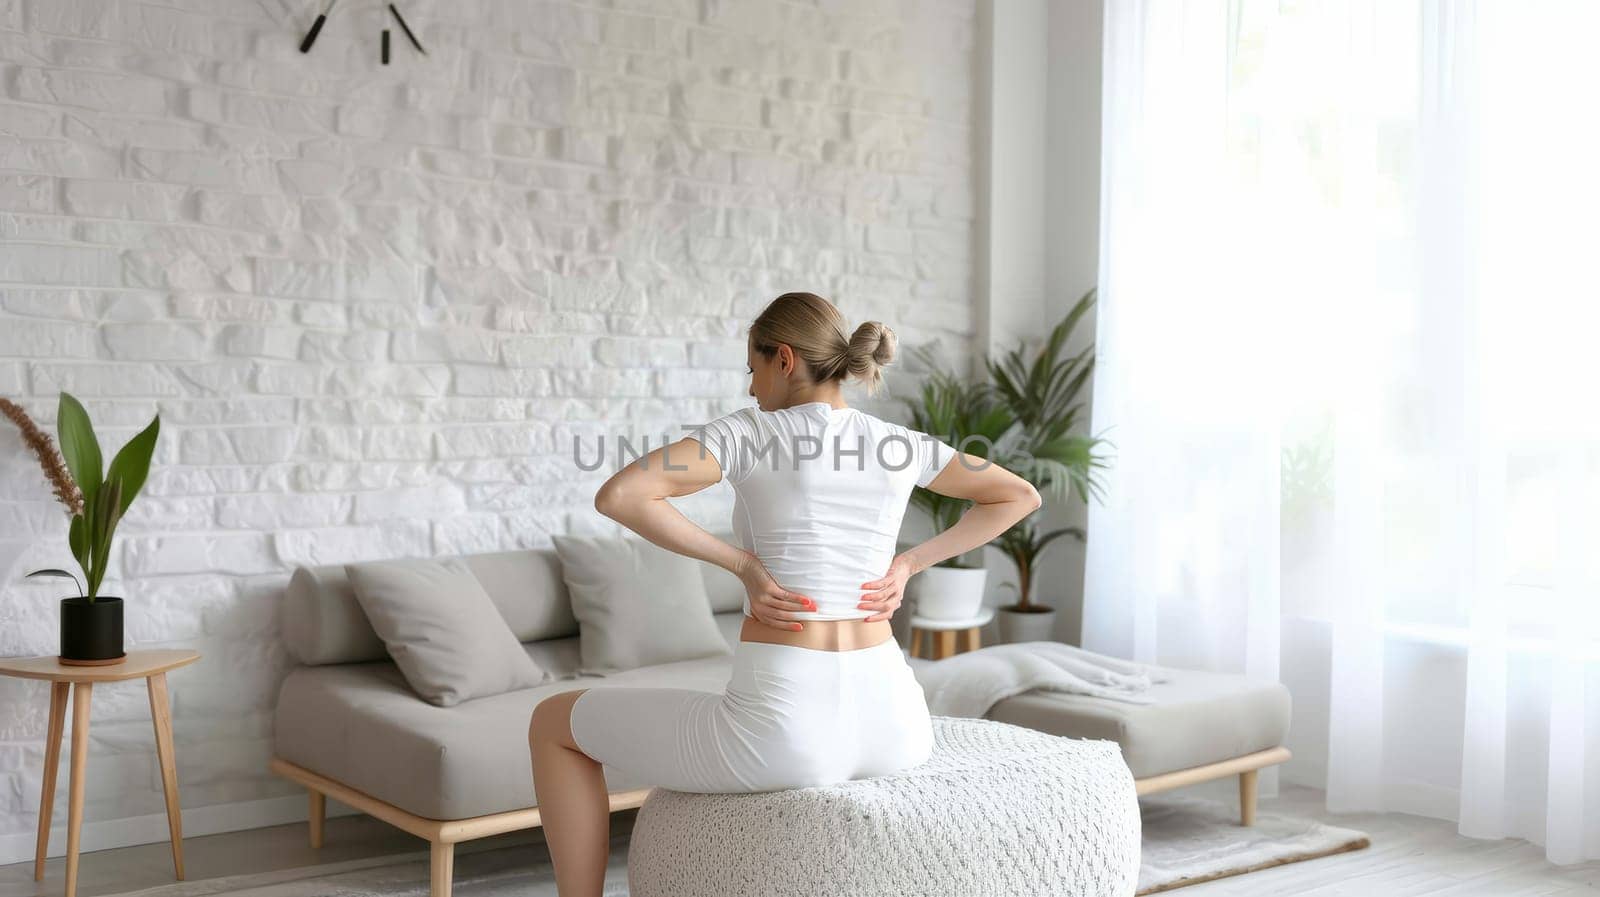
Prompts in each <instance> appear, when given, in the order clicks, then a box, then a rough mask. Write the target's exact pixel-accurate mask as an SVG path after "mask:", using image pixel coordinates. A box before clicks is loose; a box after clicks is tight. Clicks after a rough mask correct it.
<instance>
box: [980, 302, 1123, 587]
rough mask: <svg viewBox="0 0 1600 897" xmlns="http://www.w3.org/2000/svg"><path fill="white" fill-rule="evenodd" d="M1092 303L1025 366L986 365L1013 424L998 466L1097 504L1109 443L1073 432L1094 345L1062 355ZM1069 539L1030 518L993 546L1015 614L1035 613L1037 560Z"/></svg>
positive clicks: (1004, 361) (1070, 530) (1014, 359)
mask: <svg viewBox="0 0 1600 897" xmlns="http://www.w3.org/2000/svg"><path fill="white" fill-rule="evenodd" d="M1094 301H1095V291H1094V290H1093V289H1091V290H1089V291H1088V292H1087V293H1085V294H1083V296H1082V297H1081V298H1079V299H1078V301H1077V302H1076V303H1075V304H1074V305H1073V307H1072V308H1071V309H1070V310H1069V311H1068V312H1067V314H1066V316H1065V317H1063V318H1062V319H1061V321H1060V322H1059V323H1058V324H1056V326H1055V327H1053V328H1051V330H1050V334H1049V336H1048V337H1046V339H1045V341H1044V344H1043V345H1042V346H1041V347H1040V348H1039V350H1038V351H1037V352H1036V353H1034V354H1033V355H1032V357H1031V359H1030V358H1028V357H1026V356H1025V355H1024V354H1023V350H1022V348H1021V347H1018V348H1015V349H1012V350H1011V351H1009V352H1007V353H1005V354H1004V355H1002V356H1001V357H1000V358H999V359H998V360H994V359H986V360H985V361H984V367H985V369H986V370H987V372H988V375H989V383H988V389H987V392H988V394H989V395H990V397H991V401H993V402H994V403H996V404H997V405H998V406H999V407H1001V408H1003V409H1005V412H1006V415H1007V416H1008V417H1009V418H1011V419H1012V420H1013V421H1014V425H1013V427H1012V428H1011V429H1010V430H1009V431H1008V432H1007V433H1006V434H1005V436H1004V437H1002V440H1001V443H1002V445H1001V446H1000V449H1001V451H1000V454H1001V455H1003V456H1004V458H1005V459H1006V460H1005V461H1004V462H1003V463H1004V464H1005V466H1006V467H1007V468H1009V469H1010V470H1012V471H1013V472H1015V473H1016V474H1017V475H1019V476H1021V477H1022V478H1023V479H1026V480H1027V481H1028V482H1030V483H1032V484H1033V485H1034V486H1035V487H1036V488H1038V489H1040V490H1042V491H1045V492H1047V493H1049V494H1050V495H1051V496H1053V497H1055V498H1057V499H1062V500H1066V499H1068V498H1070V497H1071V496H1073V495H1076V496H1077V497H1078V498H1079V499H1081V500H1083V501H1085V502H1087V501H1088V500H1089V499H1090V498H1091V497H1094V498H1098V497H1100V496H1101V495H1102V493H1103V486H1102V484H1101V483H1100V481H1099V479H1098V478H1097V476H1096V472H1097V471H1099V470H1101V469H1103V468H1105V467H1107V466H1108V465H1107V462H1106V459H1105V458H1104V457H1103V456H1101V455H1098V454H1096V453H1095V449H1096V448H1098V447H1099V446H1100V445H1102V444H1110V443H1109V442H1107V440H1105V439H1102V438H1098V437H1093V436H1085V435H1081V434H1077V433H1073V432H1072V430H1073V429H1074V428H1076V427H1077V425H1078V422H1079V415H1080V414H1081V412H1082V410H1083V404H1084V403H1083V402H1082V401H1080V399H1079V394H1080V393H1081V392H1082V391H1083V387H1084V384H1085V383H1087V382H1088V380H1089V376H1090V375H1091V374H1092V373H1093V372H1094V344H1093V343H1090V344H1089V345H1088V346H1087V347H1086V348H1084V349H1083V350H1082V351H1080V352H1078V353H1077V354H1075V355H1063V352H1062V350H1063V348H1064V347H1065V345H1066V343H1067V340H1068V339H1069V338H1070V337H1071V336H1072V332H1073V330H1074V329H1075V328H1076V327H1077V325H1078V323H1079V322H1080V321H1081V320H1082V319H1083V317H1084V315H1086V314H1088V312H1089V310H1090V309H1092V308H1093V307H1094ZM1069 535H1070V536H1072V537H1074V538H1076V539H1077V540H1078V541H1080V542H1082V541H1083V540H1084V539H1085V534H1084V532H1083V530H1082V529H1081V528H1079V527H1075V526H1069V527H1062V528H1060V529H1054V530H1050V531H1047V532H1041V531H1040V530H1039V528H1038V526H1037V525H1036V524H1035V523H1034V522H1033V520H1032V519H1031V518H1025V519H1024V520H1023V521H1022V522H1020V523H1018V524H1017V525H1015V526H1013V527H1012V528H1011V529H1009V530H1007V531H1006V532H1005V533H1003V534H1001V536H1000V538H999V539H997V540H996V543H997V545H998V547H999V548H1000V550H1001V551H1002V552H1004V553H1005V555H1006V556H1007V557H1009V558H1011V561H1012V563H1014V564H1016V567H1017V603H1016V605H1015V609H1016V610H1018V611H1030V610H1032V609H1033V608H1034V606H1033V605H1032V603H1031V601H1032V595H1033V583H1034V572H1035V570H1036V569H1037V566H1038V561H1039V557H1040V555H1041V554H1043V552H1044V549H1045V548H1046V547H1048V546H1049V545H1050V543H1052V542H1054V541H1055V540H1057V539H1059V538H1061V537H1063V536H1069Z"/></svg>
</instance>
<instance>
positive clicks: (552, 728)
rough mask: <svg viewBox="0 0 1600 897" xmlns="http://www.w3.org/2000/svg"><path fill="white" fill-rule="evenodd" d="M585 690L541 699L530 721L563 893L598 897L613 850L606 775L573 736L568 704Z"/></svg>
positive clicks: (542, 810)
mask: <svg viewBox="0 0 1600 897" xmlns="http://www.w3.org/2000/svg"><path fill="white" fill-rule="evenodd" d="M585 691H587V689H582V688H580V689H578V690H576V691H564V692H561V693H559V694H554V695H551V696H550V697H548V698H545V699H544V700H542V701H540V702H539V704H538V706H537V707H535V708H534V709H533V719H532V720H531V721H530V722H529V723H528V749H529V751H530V752H531V753H532V755H533V787H534V790H535V791H536V792H537V797H538V800H539V816H540V819H541V820H542V821H543V824H544V839H545V843H547V844H549V845H550V861H551V863H553V864H554V865H555V873H556V892H557V893H559V894H560V895H561V897H600V893H601V890H602V888H603V886H604V884H605V876H606V862H607V861H608V860H609V859H610V853H611V804H610V801H609V800H608V799H607V797H606V780H605V774H604V773H603V772H602V771H601V767H600V762H599V761H598V760H595V759H594V758H592V757H590V756H589V755H588V754H585V753H584V752H583V751H581V750H579V749H578V744H577V742H575V741H573V739H572V703H573V702H574V701H576V700H577V699H578V695H581V694H583V693H584V692H585Z"/></svg>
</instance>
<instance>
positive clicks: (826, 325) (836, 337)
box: [750, 292, 895, 395]
mask: <svg viewBox="0 0 1600 897" xmlns="http://www.w3.org/2000/svg"><path fill="white" fill-rule="evenodd" d="M846 326H847V325H846V324H845V320H844V315H842V314H840V313H839V309H837V308H835V307H834V305H833V303H832V302H829V301H828V300H826V299H824V298H822V297H821V296H818V295H817V294H815V293H799V292H796V293H784V294H783V295H782V296H779V297H778V298H776V299H774V300H772V302H771V303H770V304H769V305H767V307H766V309H764V310H763V311H762V312H761V314H759V315H757V316H756V319H755V322H754V323H752V324H751V325H750V339H751V344H752V345H753V346H754V347H755V348H756V350H757V351H760V352H763V353H765V354H767V355H769V356H770V355H771V354H772V353H773V352H774V351H776V347H777V345H778V344H779V343H784V344H787V345H788V346H789V347H790V348H792V349H794V352H795V354H796V355H798V356H800V357H801V358H802V359H804V360H805V362H806V365H807V366H809V367H810V368H811V372H812V374H813V375H814V376H815V377H816V379H817V380H818V381H819V382H824V381H828V380H838V379H843V378H844V377H847V376H850V377H855V378H856V379H858V380H860V381H861V382H862V383H865V384H866V387H867V395H872V394H873V393H875V392H877V391H878V388H879V387H881V386H882V385H883V366H884V365H886V364H889V363H890V362H892V361H894V353H895V336H894V331H893V330H890V329H889V328H888V327H887V326H886V325H885V324H884V323H883V322H882V321H867V322H866V323H864V324H862V325H861V326H860V327H857V328H856V330H855V334H854V335H852V336H849V337H847V336H845V327H846Z"/></svg>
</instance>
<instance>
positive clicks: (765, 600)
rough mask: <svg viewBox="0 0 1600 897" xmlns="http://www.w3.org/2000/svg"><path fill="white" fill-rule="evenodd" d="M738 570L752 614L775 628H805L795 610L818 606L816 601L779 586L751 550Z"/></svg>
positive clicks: (786, 630)
mask: <svg viewBox="0 0 1600 897" xmlns="http://www.w3.org/2000/svg"><path fill="white" fill-rule="evenodd" d="M735 572H736V573H738V575H739V580H740V581H741V582H743V583H744V591H745V595H746V596H747V597H748V598H749V599H750V615H751V616H752V617H755V618H756V619H757V620H759V621H761V622H762V623H765V624H766V625H768V626H771V627H772V628H774V629H782V630H784V631H785V632H798V631H799V630H801V629H803V628H805V627H803V626H802V625H801V624H800V622H799V621H798V620H796V619H795V618H794V615H795V613H797V612H799V611H812V610H816V609H817V603H816V602H815V601H812V600H811V599H810V598H807V597H806V596H804V595H801V594H800V593H798V592H791V591H789V590H788V589H785V588H784V587H782V586H780V585H778V583H777V581H776V580H774V579H773V578H772V574H771V573H769V572H768V571H767V568H766V565H765V564H763V563H761V559H760V558H758V557H756V556H755V555H754V554H751V553H750V552H748V551H747V552H745V557H744V561H743V563H741V564H740V565H739V569H738V570H736V571H735Z"/></svg>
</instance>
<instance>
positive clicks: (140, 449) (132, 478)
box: [106, 414, 161, 517]
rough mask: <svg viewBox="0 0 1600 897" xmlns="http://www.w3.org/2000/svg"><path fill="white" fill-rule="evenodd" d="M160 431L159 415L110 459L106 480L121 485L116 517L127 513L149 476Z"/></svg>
mask: <svg viewBox="0 0 1600 897" xmlns="http://www.w3.org/2000/svg"><path fill="white" fill-rule="evenodd" d="M160 430H161V415H159V414H158V415H156V417H155V419H154V420H152V421H150V426H148V427H145V428H144V429H143V430H141V431H140V432H139V434H138V435H137V436H135V437H133V438H132V439H130V440H128V444H127V445H124V446H123V447H122V450H121V451H119V452H117V456H116V457H115V458H112V459H111V468H110V470H108V471H107V472H106V479H107V480H108V481H109V480H113V479H114V480H117V481H119V482H120V483H121V484H122V502H121V504H120V506H119V507H118V508H117V516H118V517H121V516H122V515H124V514H126V513H127V512H128V506H129V505H131V504H133V499H134V496H136V495H138V494H139V490H140V489H141V488H143V486H144V481H145V477H147V476H149V474H150V457H151V455H153V454H155V450H156V436H157V435H158V434H159V433H160Z"/></svg>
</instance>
